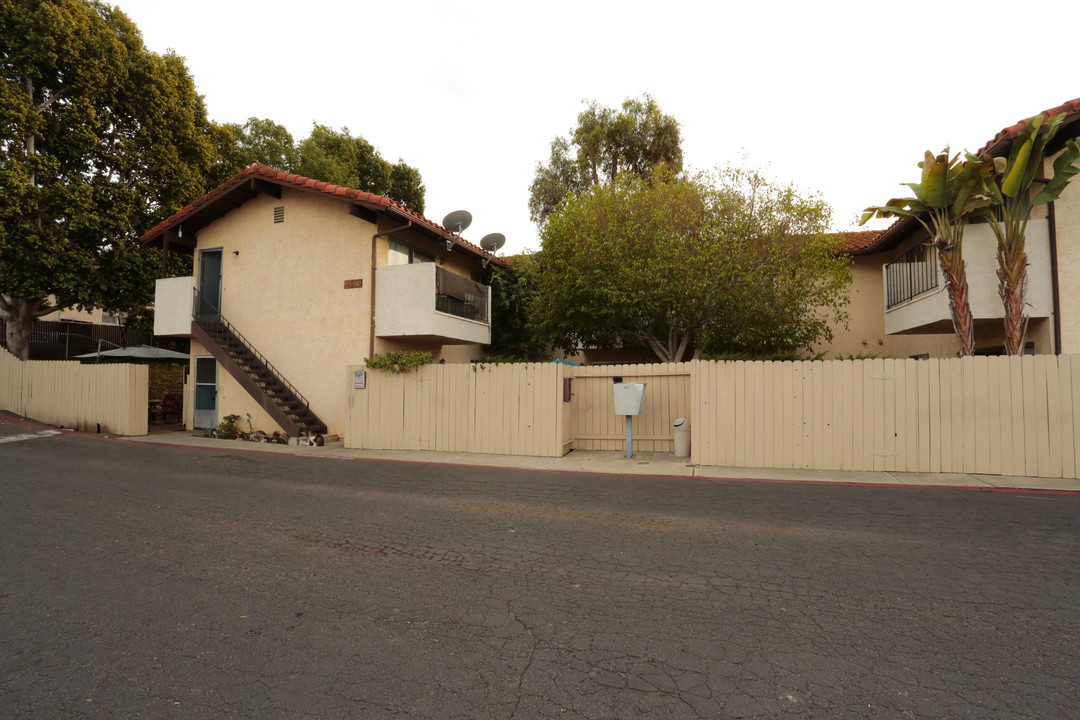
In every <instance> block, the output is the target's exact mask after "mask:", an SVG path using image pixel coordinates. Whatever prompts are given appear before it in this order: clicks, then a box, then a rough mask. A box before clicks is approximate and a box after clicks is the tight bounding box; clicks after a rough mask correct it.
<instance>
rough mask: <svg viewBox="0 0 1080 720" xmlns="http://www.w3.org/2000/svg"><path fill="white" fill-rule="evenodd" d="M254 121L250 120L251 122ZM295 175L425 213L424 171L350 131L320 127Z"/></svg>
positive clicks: (300, 153)
mask: <svg viewBox="0 0 1080 720" xmlns="http://www.w3.org/2000/svg"><path fill="white" fill-rule="evenodd" d="M249 122H250V121H249ZM295 172H297V173H299V174H301V175H304V176H306V177H311V178H315V179H317V180H322V181H323V182H329V183H334V184H335V185H344V186H345V187H351V188H355V189H357V190H364V191H366V192H369V193H374V194H375V195H385V196H387V197H389V198H393V199H394V200H397V201H398V202H400V203H404V204H405V205H407V206H408V207H409V208H411V209H413V210H415V211H416V212H419V213H422V212H424V184H423V181H422V180H421V177H420V171H419V170H417V169H416V168H414V167H411V166H409V165H407V164H405V162H404V161H403V160H400V159H399V160H398V162H397V163H395V164H391V163H389V162H387V161H386V160H385V159H383V157H382V155H381V154H380V153H379V151H378V150H376V149H375V147H374V146H373V145H372V144H371V143H369V142H368V141H367V140H365V139H364V138H362V137H360V136H356V137H354V136H353V135H352V134H351V133H350V132H349V128H347V127H346V128H342V129H341V130H335V129H333V128H330V127H327V126H325V125H318V124H316V125H315V126H314V127H313V128H312V129H311V134H310V135H309V136H308V137H307V138H305V139H304V140H303V141H301V142H300V144H299V146H298V147H297V150H296V166H295Z"/></svg>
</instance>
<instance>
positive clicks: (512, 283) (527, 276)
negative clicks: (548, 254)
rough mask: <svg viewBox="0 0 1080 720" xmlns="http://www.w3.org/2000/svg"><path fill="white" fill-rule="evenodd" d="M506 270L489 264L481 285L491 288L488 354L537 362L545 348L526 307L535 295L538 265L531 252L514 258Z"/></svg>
mask: <svg viewBox="0 0 1080 720" xmlns="http://www.w3.org/2000/svg"><path fill="white" fill-rule="evenodd" d="M505 260H506V267H505V268H498V267H495V266H494V265H489V266H488V269H487V271H486V272H485V273H484V282H485V283H487V284H488V285H490V286H491V290H492V292H491V344H490V345H488V346H487V351H488V353H489V354H491V355H499V356H502V357H507V358H511V359H514V360H540V359H543V358H544V356H545V351H546V349H547V345H546V343H545V342H544V339H543V338H542V337H541V336H540V335H539V334H538V333H536V332H535V331H534V328H533V326H532V324H531V323H530V319H529V313H528V307H529V303H530V302H531V301H532V299H533V298H534V297H535V296H536V292H537V282H538V278H539V275H540V266H539V265H538V264H537V262H536V257H535V256H534V255H533V254H531V253H522V254H520V255H514V256H511V257H508V258H505Z"/></svg>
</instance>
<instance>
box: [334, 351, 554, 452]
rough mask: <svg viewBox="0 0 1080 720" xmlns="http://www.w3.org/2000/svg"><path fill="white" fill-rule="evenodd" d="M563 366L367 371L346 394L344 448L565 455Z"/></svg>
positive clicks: (351, 369)
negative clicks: (363, 379) (358, 384)
mask: <svg viewBox="0 0 1080 720" xmlns="http://www.w3.org/2000/svg"><path fill="white" fill-rule="evenodd" d="M563 367H565V366H562V365H552V364H544V363H530V364H513V365H475V364H469V365H428V366H426V367H421V368H419V369H418V370H416V371H415V372H410V373H403V374H396V373H391V372H379V371H368V373H367V387H366V388H365V389H363V390H358V389H355V388H354V387H352V377H353V371H355V370H361V369H363V368H362V367H360V366H355V367H350V368H349V379H350V385H349V388H348V390H347V392H348V393H349V395H348V402H347V405H346V407H347V410H346V429H345V444H346V447H350V448H360V449H366V450H371V449H380V450H441V451H450V452H475V453H492V454H497V455H539V456H550V457H559V456H561V455H563V449H562V443H561V442H560V438H561V437H562V434H563V432H562V427H561V426H562V423H563V422H564V419H563V412H562V408H561V407H560V403H559V397H560V392H561V391H560V388H561V386H562V372H563V371H562V368H563Z"/></svg>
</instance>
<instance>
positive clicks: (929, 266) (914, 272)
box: [885, 245, 938, 308]
mask: <svg viewBox="0 0 1080 720" xmlns="http://www.w3.org/2000/svg"><path fill="white" fill-rule="evenodd" d="M937 286H938V273H937V251H936V250H935V249H934V248H932V247H929V246H927V245H916V246H915V247H913V248H911V249H910V250H908V251H907V252H906V253H904V254H903V255H902V256H901V257H900V259H899V260H897V261H896V262H892V263H888V264H887V265H886V266H885V296H886V305H885V307H886V308H891V307H895V306H897V305H899V304H900V303H902V302H905V301H907V300H910V299H911V298H913V297H915V296H916V295H921V294H922V293H924V292H926V291H927V290H933V289H934V288H936V287H937Z"/></svg>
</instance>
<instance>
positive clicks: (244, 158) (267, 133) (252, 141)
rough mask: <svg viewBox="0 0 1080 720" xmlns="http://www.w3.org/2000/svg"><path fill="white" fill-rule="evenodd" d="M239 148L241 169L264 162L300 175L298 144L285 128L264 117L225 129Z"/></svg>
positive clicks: (238, 154) (249, 119)
mask: <svg viewBox="0 0 1080 720" xmlns="http://www.w3.org/2000/svg"><path fill="white" fill-rule="evenodd" d="M226 127H227V128H228V129H229V131H230V132H231V133H232V137H233V138H234V142H235V144H236V149H237V160H238V164H239V166H240V167H239V168H238V169H239V170H242V169H243V168H245V167H247V166H248V165H250V164H251V163H253V162H261V163H263V164H264V165H269V166H270V167H272V168H276V169H278V170H284V171H285V172H297V167H298V164H299V163H298V162H297V148H296V141H295V140H293V136H292V133H290V132H289V131H288V130H287V129H286V128H285V126H284V125H279V124H278V123H276V122H274V121H273V120H267V119H265V118H257V117H252V118H248V120H247V122H245V123H244V124H243V125H237V124H229V125H227V126H226Z"/></svg>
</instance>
